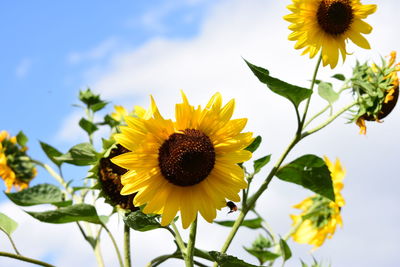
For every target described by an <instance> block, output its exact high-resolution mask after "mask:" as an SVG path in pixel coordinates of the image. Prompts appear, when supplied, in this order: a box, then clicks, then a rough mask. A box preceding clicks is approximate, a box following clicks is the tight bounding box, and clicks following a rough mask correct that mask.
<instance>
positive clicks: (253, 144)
mask: <svg viewBox="0 0 400 267" xmlns="http://www.w3.org/2000/svg"><path fill="white" fill-rule="evenodd" d="M261 141H262V137H261V136H257V137H256V138H254V140H253V142H251V144H250V145H249V146H248V147H246V148H245V150H248V151H250V152H251V153H253V152H254V151H256V150H257V148H258V147H259V146H260V144H261Z"/></svg>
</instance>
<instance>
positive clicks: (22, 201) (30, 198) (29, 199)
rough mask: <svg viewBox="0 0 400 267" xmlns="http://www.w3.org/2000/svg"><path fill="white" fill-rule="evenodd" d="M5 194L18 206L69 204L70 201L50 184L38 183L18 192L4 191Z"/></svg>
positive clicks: (59, 205)
mask: <svg viewBox="0 0 400 267" xmlns="http://www.w3.org/2000/svg"><path fill="white" fill-rule="evenodd" d="M5 194H6V196H7V197H8V198H9V199H10V200H11V201H12V202H13V203H15V204H16V205H18V206H34V205H40V204H52V205H55V206H58V207H61V206H69V205H71V204H72V202H71V201H66V200H65V195H64V194H63V193H62V192H61V190H60V189H59V188H58V187H57V186H55V185H52V184H38V185H35V186H33V187H29V188H26V189H24V190H22V191H20V192H15V193H5Z"/></svg>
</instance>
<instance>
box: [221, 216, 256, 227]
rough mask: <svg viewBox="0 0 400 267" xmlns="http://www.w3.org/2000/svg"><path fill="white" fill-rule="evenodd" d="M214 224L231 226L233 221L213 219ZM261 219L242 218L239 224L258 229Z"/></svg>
mask: <svg viewBox="0 0 400 267" xmlns="http://www.w3.org/2000/svg"><path fill="white" fill-rule="evenodd" d="M214 222H215V223H216V224H219V225H222V226H227V227H232V226H233V224H234V223H235V221H214ZM261 224H262V219H261V218H255V219H250V220H244V221H243V222H242V225H241V226H245V227H247V228H250V229H258V228H261V227H262V225H261Z"/></svg>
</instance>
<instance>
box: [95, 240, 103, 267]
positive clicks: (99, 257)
mask: <svg viewBox="0 0 400 267" xmlns="http://www.w3.org/2000/svg"><path fill="white" fill-rule="evenodd" d="M93 251H94V255H95V256H96V261H97V265H98V266H99V267H104V260H103V255H102V254H101V248H100V242H99V239H98V240H96V244H95V245H94V248H93Z"/></svg>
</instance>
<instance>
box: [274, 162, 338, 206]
mask: <svg viewBox="0 0 400 267" xmlns="http://www.w3.org/2000/svg"><path fill="white" fill-rule="evenodd" d="M276 176H277V177H278V178H279V179H281V180H283V181H287V182H291V183H295V184H298V185H301V186H303V187H305V188H307V189H310V190H311V191H314V192H315V193H317V194H319V195H322V196H324V197H327V198H329V199H330V200H332V201H335V194H334V191H333V186H332V179H331V174H330V171H329V169H328V167H327V166H326V164H325V162H324V160H323V159H321V158H319V157H317V156H315V155H304V156H301V157H300V158H298V159H296V160H294V161H292V162H291V163H289V164H287V165H285V166H283V167H282V168H280V169H279V170H278V172H277V173H276Z"/></svg>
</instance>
